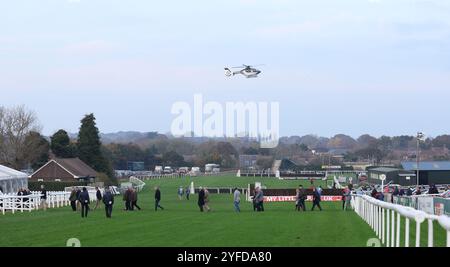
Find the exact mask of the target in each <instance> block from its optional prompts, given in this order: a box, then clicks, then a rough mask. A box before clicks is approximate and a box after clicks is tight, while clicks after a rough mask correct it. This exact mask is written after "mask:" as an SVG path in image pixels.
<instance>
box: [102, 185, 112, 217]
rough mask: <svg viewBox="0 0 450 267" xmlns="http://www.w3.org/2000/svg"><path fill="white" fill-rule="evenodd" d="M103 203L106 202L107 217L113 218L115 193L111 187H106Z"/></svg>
mask: <svg viewBox="0 0 450 267" xmlns="http://www.w3.org/2000/svg"><path fill="white" fill-rule="evenodd" d="M103 203H104V204H105V212H106V218H111V214H112V209H113V205H114V195H113V194H112V193H111V190H109V188H106V191H105V194H104V195H103Z"/></svg>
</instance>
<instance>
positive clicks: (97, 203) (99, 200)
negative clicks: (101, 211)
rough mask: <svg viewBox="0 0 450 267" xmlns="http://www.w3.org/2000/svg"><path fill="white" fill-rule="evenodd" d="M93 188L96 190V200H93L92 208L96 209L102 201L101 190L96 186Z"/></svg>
mask: <svg viewBox="0 0 450 267" xmlns="http://www.w3.org/2000/svg"><path fill="white" fill-rule="evenodd" d="M95 190H96V193H95V197H96V201H95V207H94V210H96V209H97V208H98V205H100V203H101V201H102V192H101V191H100V189H99V188H98V187H95Z"/></svg>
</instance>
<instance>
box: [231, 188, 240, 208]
mask: <svg viewBox="0 0 450 267" xmlns="http://www.w3.org/2000/svg"><path fill="white" fill-rule="evenodd" d="M233 200H234V210H235V211H236V212H241V209H240V208H239V204H240V203H241V191H239V190H238V189H237V188H234V198H233Z"/></svg>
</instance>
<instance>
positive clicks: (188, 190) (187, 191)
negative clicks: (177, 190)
mask: <svg viewBox="0 0 450 267" xmlns="http://www.w3.org/2000/svg"><path fill="white" fill-rule="evenodd" d="M185 191H186V199H187V200H189V195H190V194H191V189H189V186H188V187H186V190H185Z"/></svg>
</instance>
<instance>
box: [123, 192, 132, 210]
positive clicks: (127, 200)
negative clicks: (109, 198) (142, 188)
mask: <svg viewBox="0 0 450 267" xmlns="http://www.w3.org/2000/svg"><path fill="white" fill-rule="evenodd" d="M123 200H124V201H125V210H132V209H131V188H130V187H129V188H128V189H127V190H126V191H125V193H124V194H123Z"/></svg>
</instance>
